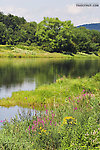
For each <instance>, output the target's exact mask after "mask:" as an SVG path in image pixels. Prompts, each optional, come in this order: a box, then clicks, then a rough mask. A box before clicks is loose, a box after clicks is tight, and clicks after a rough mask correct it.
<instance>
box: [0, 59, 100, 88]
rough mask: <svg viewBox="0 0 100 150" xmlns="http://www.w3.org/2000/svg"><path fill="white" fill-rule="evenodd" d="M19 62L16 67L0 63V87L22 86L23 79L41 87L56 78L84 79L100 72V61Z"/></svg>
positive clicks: (9, 63)
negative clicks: (18, 84) (33, 81)
mask: <svg viewBox="0 0 100 150" xmlns="http://www.w3.org/2000/svg"><path fill="white" fill-rule="evenodd" d="M20 61H21V60H20V59H19V62H18V63H17V65H16V63H15V64H14V62H11V61H8V62H7V63H5V62H3V65H2V64H1V63H0V86H2V85H6V87H9V86H10V85H11V84H17V83H20V84H22V83H23V81H24V80H25V79H29V80H30V81H32V80H35V82H36V84H37V85H41V84H44V83H51V82H54V81H55V80H56V78H57V77H58V76H63V75H65V76H69V75H70V76H71V77H78V76H80V77H84V76H91V75H93V74H95V73H96V72H99V71H100V60H57V61H54V60H49V59H48V61H43V59H41V61H39V63H38V59H37V61H35V62H34V59H33V60H32V61H29V62H28V61H27V62H25V63H24V61H23V62H22V63H20Z"/></svg>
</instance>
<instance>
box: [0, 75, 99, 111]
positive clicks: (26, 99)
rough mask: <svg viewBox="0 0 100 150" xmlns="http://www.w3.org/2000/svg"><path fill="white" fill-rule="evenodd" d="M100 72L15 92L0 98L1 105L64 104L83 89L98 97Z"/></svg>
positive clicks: (39, 106) (62, 79) (78, 94)
mask: <svg viewBox="0 0 100 150" xmlns="http://www.w3.org/2000/svg"><path fill="white" fill-rule="evenodd" d="M99 82H100V73H98V74H97V75H95V76H93V77H92V78H88V77H85V78H80V77H79V78H76V79H73V78H70V77H69V78H66V77H62V78H61V79H58V80H56V83H52V84H50V85H42V86H40V87H38V88H37V89H35V90H34V91H18V92H13V93H12V96H11V97H10V98H9V97H8V98H3V99H2V100H0V106H5V107H10V106H15V105H18V106H23V107H33V106H35V107H38V109H40V108H41V104H45V105H49V106H50V107H52V106H54V105H56V104H57V105H58V104H64V103H65V102H66V101H67V99H68V98H69V97H71V98H72V97H73V95H74V96H75V97H78V96H80V95H81V93H82V91H83V90H85V91H87V92H89V93H92V94H95V97H96V98H99V95H100V84H99Z"/></svg>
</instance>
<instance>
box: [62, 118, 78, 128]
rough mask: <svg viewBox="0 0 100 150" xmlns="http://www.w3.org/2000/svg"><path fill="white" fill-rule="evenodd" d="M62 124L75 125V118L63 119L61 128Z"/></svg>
mask: <svg viewBox="0 0 100 150" xmlns="http://www.w3.org/2000/svg"><path fill="white" fill-rule="evenodd" d="M64 124H75V118H73V117H64V119H63V124H62V126H63V125H64Z"/></svg>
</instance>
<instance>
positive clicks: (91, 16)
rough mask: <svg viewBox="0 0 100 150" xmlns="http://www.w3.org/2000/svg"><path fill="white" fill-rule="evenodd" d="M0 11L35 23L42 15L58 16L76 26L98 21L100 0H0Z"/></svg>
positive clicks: (99, 21)
mask: <svg viewBox="0 0 100 150" xmlns="http://www.w3.org/2000/svg"><path fill="white" fill-rule="evenodd" d="M79 4H80V5H81V6H80V5H79ZM95 4H98V6H94V5H95ZM83 5H84V6H83ZM86 5H87V6H86ZM0 12H3V13H4V14H9V13H10V14H13V15H16V16H19V17H24V18H25V19H26V20H27V21H28V22H30V21H36V22H37V23H39V22H40V21H42V20H43V17H58V18H59V19H60V20H61V21H67V20H71V22H72V23H73V24H74V25H75V26H77V25H82V24H89V23H100V0H0Z"/></svg>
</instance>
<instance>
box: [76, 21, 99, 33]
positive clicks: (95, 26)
mask: <svg viewBox="0 0 100 150" xmlns="http://www.w3.org/2000/svg"><path fill="white" fill-rule="evenodd" d="M77 27H85V28H86V29H89V30H98V31H100V23H91V24H83V25H80V26H77Z"/></svg>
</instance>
